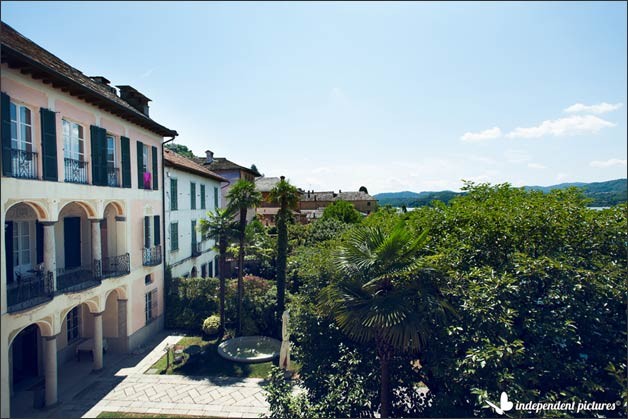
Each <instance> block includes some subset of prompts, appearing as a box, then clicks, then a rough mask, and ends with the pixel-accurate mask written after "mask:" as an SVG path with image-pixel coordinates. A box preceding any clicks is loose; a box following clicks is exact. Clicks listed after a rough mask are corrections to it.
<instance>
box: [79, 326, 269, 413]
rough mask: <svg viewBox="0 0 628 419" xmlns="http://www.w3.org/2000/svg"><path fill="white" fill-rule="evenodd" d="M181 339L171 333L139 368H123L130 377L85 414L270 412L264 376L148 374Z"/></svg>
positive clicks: (120, 372) (127, 376)
mask: <svg viewBox="0 0 628 419" xmlns="http://www.w3.org/2000/svg"><path fill="white" fill-rule="evenodd" d="M179 339H181V336H168V337H167V338H166V339H164V340H163V341H162V342H161V343H160V344H159V345H157V346H156V347H155V348H154V349H153V350H152V351H151V353H150V354H148V355H147V356H146V357H145V358H144V359H143V360H142V361H141V362H140V363H139V364H137V365H136V366H135V367H131V368H123V369H121V370H119V371H118V372H117V373H116V375H118V376H119V375H122V376H126V378H125V379H124V380H122V382H120V383H119V384H117V385H116V386H115V388H113V390H111V391H110V392H109V393H107V395H106V396H105V397H104V398H102V399H101V400H100V401H99V402H98V403H96V405H95V406H93V407H92V408H91V409H90V410H89V411H87V412H86V413H85V414H84V415H83V417H96V416H98V415H99V414H100V413H101V412H104V411H107V412H141V413H162V414H171V415H173V414H183V415H194V416H219V417H229V418H243V417H244V418H250V417H255V418H257V417H259V416H260V415H262V414H267V413H268V403H267V402H266V400H265V398H264V395H263V392H262V386H261V383H262V381H263V380H262V379H261V378H242V379H240V378H222V377H212V378H192V377H185V376H180V375H149V374H144V372H145V371H146V370H147V369H149V368H150V366H151V365H153V364H154V363H155V362H156V361H157V360H158V359H159V358H161V356H163V354H164V353H165V352H164V348H165V346H166V345H167V344H169V345H171V344H174V343H176V342H178V341H179Z"/></svg>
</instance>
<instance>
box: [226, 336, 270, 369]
mask: <svg viewBox="0 0 628 419" xmlns="http://www.w3.org/2000/svg"><path fill="white" fill-rule="evenodd" d="M280 350H281V342H279V341H278V340H277V339H273V338H269V337H267V336H242V337H239V338H233V339H229V340H226V341H224V342H223V343H221V344H220V345H218V355H220V356H221V357H223V358H225V359H228V360H229V361H234V362H246V363H249V364H250V363H255V362H268V361H272V360H273V358H276V357H278V356H279V351H280Z"/></svg>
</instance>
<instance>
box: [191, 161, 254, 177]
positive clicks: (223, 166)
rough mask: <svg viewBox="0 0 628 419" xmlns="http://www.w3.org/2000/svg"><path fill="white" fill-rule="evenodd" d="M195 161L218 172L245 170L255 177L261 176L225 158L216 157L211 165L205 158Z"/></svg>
mask: <svg viewBox="0 0 628 419" xmlns="http://www.w3.org/2000/svg"><path fill="white" fill-rule="evenodd" d="M194 161H195V162H196V163H198V164H202V165H203V166H205V167H207V168H208V169H210V170H213V171H216V172H218V171H221V170H244V171H245V172H249V173H251V174H252V175H253V176H255V177H259V176H261V175H260V174H259V173H258V172H256V171H254V170H251V169H250V168H248V167H244V166H240V165H239V164H237V163H234V162H232V161H231V160H227V159H226V158H224V157H214V158H213V161H212V162H211V163H209V164H208V163H207V159H206V158H205V157H194Z"/></svg>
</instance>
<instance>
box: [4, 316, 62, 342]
mask: <svg viewBox="0 0 628 419" xmlns="http://www.w3.org/2000/svg"><path fill="white" fill-rule="evenodd" d="M33 324H36V325H37V327H39V331H40V332H41V335H42V336H54V335H55V333H54V329H53V327H52V319H49V318H48V319H46V318H43V319H40V320H37V321H34V322H30V323H28V324H25V325H24V326H22V327H18V328H17V329H15V330H13V331H12V332H11V333H9V341H8V346H7V348H10V347H11V344H13V340H14V339H15V338H16V336H17V335H19V334H20V332H21V331H22V330H24V329H26V328H27V327H29V326H30V325H33Z"/></svg>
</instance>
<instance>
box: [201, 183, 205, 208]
mask: <svg viewBox="0 0 628 419" xmlns="http://www.w3.org/2000/svg"><path fill="white" fill-rule="evenodd" d="M201 209H205V185H201Z"/></svg>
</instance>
